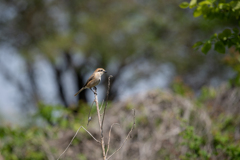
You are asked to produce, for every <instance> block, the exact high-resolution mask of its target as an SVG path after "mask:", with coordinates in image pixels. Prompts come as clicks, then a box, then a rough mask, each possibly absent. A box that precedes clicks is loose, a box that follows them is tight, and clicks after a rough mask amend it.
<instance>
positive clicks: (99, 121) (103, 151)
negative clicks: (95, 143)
mask: <svg viewBox="0 0 240 160" xmlns="http://www.w3.org/2000/svg"><path fill="white" fill-rule="evenodd" d="M94 95H95V99H94V101H95V103H96V107H97V115H98V123H99V131H100V135H101V144H102V153H103V159H104V160H106V155H105V145H104V137H103V134H102V133H103V132H102V127H101V115H100V110H99V105H98V98H97V93H96V94H94Z"/></svg>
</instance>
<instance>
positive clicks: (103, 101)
mask: <svg viewBox="0 0 240 160" xmlns="http://www.w3.org/2000/svg"><path fill="white" fill-rule="evenodd" d="M103 103H104V99H103V101H102V104H101V108H100V111H101V110H102V106H103Z"/></svg>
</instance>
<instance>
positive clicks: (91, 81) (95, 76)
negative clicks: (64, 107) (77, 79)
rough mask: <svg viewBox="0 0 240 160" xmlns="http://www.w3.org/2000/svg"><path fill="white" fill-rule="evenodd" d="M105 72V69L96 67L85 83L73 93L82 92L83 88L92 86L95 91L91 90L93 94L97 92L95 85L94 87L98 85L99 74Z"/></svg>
mask: <svg viewBox="0 0 240 160" xmlns="http://www.w3.org/2000/svg"><path fill="white" fill-rule="evenodd" d="M104 73H107V71H105V70H104V69H103V68H98V69H96V70H95V71H94V72H93V74H92V75H91V76H90V77H89V78H88V80H87V82H86V84H85V85H84V86H83V87H82V88H81V89H80V90H79V91H78V92H77V93H76V94H75V95H74V96H76V95H78V94H79V93H80V92H82V91H83V90H84V89H87V88H89V89H91V90H92V88H94V90H95V91H93V90H92V91H93V93H94V94H97V92H96V91H97V87H95V86H96V85H98V84H99V83H100V81H101V76H102V75H103V74H104Z"/></svg>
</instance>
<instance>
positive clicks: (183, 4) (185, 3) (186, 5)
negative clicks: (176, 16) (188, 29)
mask: <svg viewBox="0 0 240 160" xmlns="http://www.w3.org/2000/svg"><path fill="white" fill-rule="evenodd" d="M188 6H189V4H188V2H182V3H181V4H180V5H179V7H181V8H188Z"/></svg>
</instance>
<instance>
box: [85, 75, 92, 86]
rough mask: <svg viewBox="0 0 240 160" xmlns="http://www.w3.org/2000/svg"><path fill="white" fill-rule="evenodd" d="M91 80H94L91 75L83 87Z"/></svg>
mask: <svg viewBox="0 0 240 160" xmlns="http://www.w3.org/2000/svg"><path fill="white" fill-rule="evenodd" d="M93 78H94V74H92V75H91V76H90V77H89V78H88V80H87V82H86V83H85V85H84V86H83V87H86V86H87V84H88V83H89V82H90V81H91V80H93Z"/></svg>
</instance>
